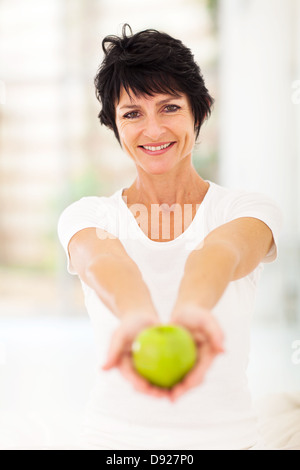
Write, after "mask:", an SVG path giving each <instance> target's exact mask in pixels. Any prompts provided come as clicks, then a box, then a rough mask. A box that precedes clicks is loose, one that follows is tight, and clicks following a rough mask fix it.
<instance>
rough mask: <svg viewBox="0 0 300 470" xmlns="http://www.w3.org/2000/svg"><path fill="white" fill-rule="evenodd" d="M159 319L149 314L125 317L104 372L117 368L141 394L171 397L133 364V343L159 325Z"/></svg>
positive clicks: (121, 322) (108, 356)
mask: <svg viewBox="0 0 300 470" xmlns="http://www.w3.org/2000/svg"><path fill="white" fill-rule="evenodd" d="M159 324H160V322H159V320H158V318H157V317H154V316H153V315H149V314H138V315H134V314H132V315H129V316H125V317H124V318H123V319H121V320H120V325H119V327H118V328H117V329H116V330H115V331H114V333H113V335H112V338H111V342H110V346H109V350H108V354H107V358H106V362H105V364H104V365H103V366H102V370H105V371H107V370H110V369H112V368H114V367H117V368H118V369H119V371H120V372H121V374H122V375H123V377H124V378H125V379H126V380H128V381H129V382H130V383H131V384H132V386H133V387H134V388H135V390H137V391H138V392H141V393H146V394H148V395H151V396H155V397H167V398H168V397H169V392H168V391H166V390H163V389H160V388H159V387H156V386H154V385H152V384H150V383H149V382H148V381H147V380H146V379H144V378H143V377H142V376H141V375H139V374H138V373H137V372H136V370H135V369H134V366H133V362H132V343H133V341H134V340H135V338H136V336H137V335H138V333H139V332H140V331H142V330H143V329H145V328H149V327H151V326H155V325H159Z"/></svg>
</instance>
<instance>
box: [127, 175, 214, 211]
mask: <svg viewBox="0 0 300 470" xmlns="http://www.w3.org/2000/svg"><path fill="white" fill-rule="evenodd" d="M208 187H209V184H208V183H206V182H205V181H204V180H203V179H202V178H201V177H200V176H199V175H198V173H197V172H196V170H195V168H193V167H192V166H191V167H190V169H189V171H185V172H180V174H179V173H177V174H173V175H168V176H167V177H166V175H165V174H164V175H149V174H143V173H141V172H139V171H138V176H137V178H136V179H135V181H134V182H133V184H132V185H131V186H130V188H128V189H127V190H126V191H125V192H124V194H123V195H124V196H126V197H127V204H136V203H140V204H144V205H146V206H148V207H149V206H150V205H151V204H159V205H161V204H168V205H169V206H172V205H173V204H180V205H183V204H193V203H197V204H199V203H201V201H202V199H203V198H204V196H205V194H206V192H207V190H208Z"/></svg>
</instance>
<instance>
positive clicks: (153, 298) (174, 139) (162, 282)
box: [58, 25, 281, 449]
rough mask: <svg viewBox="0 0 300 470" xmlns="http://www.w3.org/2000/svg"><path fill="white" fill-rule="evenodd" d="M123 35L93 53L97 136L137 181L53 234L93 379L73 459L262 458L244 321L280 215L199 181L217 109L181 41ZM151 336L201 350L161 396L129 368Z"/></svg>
mask: <svg viewBox="0 0 300 470" xmlns="http://www.w3.org/2000/svg"><path fill="white" fill-rule="evenodd" d="M126 26H127V25H125V26H124V28H123V33H122V36H121V37H117V36H109V37H106V38H105V39H104V40H103V44H102V45H103V49H104V52H105V57H104V60H103V62H102V64H101V67H100V68H99V71H98V73H97V76H96V78H95V86H96V94H97V98H98V99H99V101H100V102H101V104H102V109H101V112H100V113H99V118H100V122H101V123H102V124H104V125H106V126H107V127H109V128H110V129H112V130H113V132H114V134H115V136H116V138H117V139H118V141H119V143H120V145H121V147H122V149H123V150H124V152H125V153H126V154H127V156H128V157H129V158H131V159H132V161H133V162H134V164H135V166H136V173H137V174H136V178H135V180H134V181H133V183H132V184H131V186H130V187H128V188H122V189H120V190H118V191H117V192H116V193H114V194H113V195H111V196H109V197H104V196H102V197H97V196H95V197H85V198H82V199H80V200H79V201H77V202H75V203H73V204H71V206H69V207H68V208H66V209H65V211H64V212H63V214H62V215H61V217H60V220H59V227H58V233H59V237H60V240H61V243H62V245H63V247H64V249H65V251H66V254H67V257H68V263H69V264H68V270H69V272H70V273H72V274H77V275H78V276H79V278H80V280H81V283H82V287H83V291H84V294H85V302H86V307H87V310H88V312H89V315H90V317H91V320H92V324H93V326H94V330H95V338H96V345H97V352H98V353H99V357H98V360H99V364H101V365H102V367H101V368H99V369H100V370H99V376H98V378H97V383H96V385H95V387H94V389H93V390H92V393H91V396H90V400H89V403H88V406H87V410H86V420H85V425H84V432H83V438H84V441H83V442H84V443H82V444H81V445H82V446H84V447H85V448H89V449H92V448H94V449H249V448H252V447H253V446H255V445H256V446H257V445H259V444H258V439H259V437H258V433H257V428H256V419H255V415H254V413H253V410H252V406H251V397H250V393H249V389H248V386H247V380H246V366H247V361H248V353H249V334H250V331H249V330H250V322H251V314H252V310H253V302H254V295H255V290H256V285H257V281H258V277H259V274H260V271H261V268H262V263H264V262H270V261H273V260H274V259H275V258H276V253H277V251H276V243H277V237H278V232H279V229H280V223H281V222H280V214H279V212H278V209H277V207H276V205H274V203H273V202H272V201H270V200H269V199H268V198H266V197H265V196H264V195H261V194H256V193H255V194H252V193H247V192H245V191H237V190H229V189H226V188H223V187H221V186H219V185H217V184H215V183H213V182H211V181H205V180H203V179H202V178H201V176H199V175H198V174H197V172H196V170H195V169H194V167H193V164H192V151H193V147H194V145H195V141H196V139H197V137H198V135H199V132H200V128H201V125H202V124H203V122H204V120H205V119H206V118H207V117H208V116H209V114H210V111H211V106H212V104H213V99H212V98H211V96H210V95H209V93H208V90H207V89H206V87H205V84H204V80H203V77H202V75H201V72H200V69H199V67H198V65H197V64H196V63H195V61H194V58H193V55H192V54H191V51H190V50H189V49H188V48H187V47H186V46H184V45H183V44H182V42H181V41H179V40H177V39H174V38H172V37H170V36H169V35H167V34H165V33H161V32H158V31H155V30H146V31H141V32H139V33H137V34H132V32H131V34H130V35H129V36H127V33H126ZM112 158H113V156H112ZM160 323H174V324H178V325H181V326H183V327H185V328H187V329H188V330H189V331H190V333H191V334H192V336H193V338H194V340H195V342H196V344H197V348H198V356H197V363H196V365H195V366H194V368H193V369H192V371H191V372H189V373H188V374H187V375H186V377H185V378H184V380H183V381H182V382H181V383H179V384H178V385H175V386H174V387H173V388H172V389H170V390H169V389H167V390H165V389H160V388H158V387H155V386H153V385H151V384H150V383H148V382H147V381H146V380H145V379H143V378H142V377H141V376H139V375H138V374H137V373H136V372H135V370H134V368H133V365H132V361H131V346H132V342H133V340H134V338H135V337H136V335H137V334H138V333H139V332H140V331H141V330H143V329H144V328H146V327H149V326H151V325H157V324H160ZM256 448H257V447H256Z"/></svg>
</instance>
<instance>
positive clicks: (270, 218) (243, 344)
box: [58, 182, 282, 450]
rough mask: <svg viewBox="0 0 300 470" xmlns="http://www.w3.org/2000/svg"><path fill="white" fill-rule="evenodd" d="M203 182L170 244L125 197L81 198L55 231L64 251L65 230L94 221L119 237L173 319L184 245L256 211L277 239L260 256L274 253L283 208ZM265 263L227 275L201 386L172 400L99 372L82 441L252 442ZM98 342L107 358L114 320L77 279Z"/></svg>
mask: <svg viewBox="0 0 300 470" xmlns="http://www.w3.org/2000/svg"><path fill="white" fill-rule="evenodd" d="M209 183H210V187H209V189H208V191H207V193H206V196H205V198H204V200H203V201H202V203H201V204H200V206H199V208H198V210H197V213H196V215H195V217H194V219H193V221H192V223H191V225H190V226H189V227H188V228H187V230H186V231H185V232H184V233H182V234H181V235H180V236H178V237H177V238H176V239H174V240H172V241H169V242H156V241H153V240H150V239H149V238H148V237H147V236H146V235H145V233H144V232H143V231H142V230H141V229H140V227H139V225H138V223H137V221H136V219H135V218H134V216H133V214H132V212H131V211H130V210H129V209H128V207H127V205H126V203H125V201H124V200H123V198H122V194H123V189H120V190H118V191H116V192H115V193H114V194H113V195H112V196H110V197H104V196H102V197H84V198H82V199H80V200H79V201H77V202H74V203H73V204H71V205H70V206H69V207H67V208H66V209H65V210H64V211H63V213H62V214H61V216H60V219H59V223H58V235H59V239H60V241H61V244H62V246H63V248H64V250H65V252H66V255H67V260H68V271H69V272H70V273H72V274H74V271H73V270H72V266H71V265H70V262H69V256H68V243H69V241H70V239H71V237H72V236H73V235H74V234H75V233H76V232H78V231H79V230H82V229H83V228H87V227H99V228H102V229H104V230H106V231H108V232H109V233H111V234H112V235H114V236H116V237H118V238H119V239H120V241H121V242H122V244H123V246H124V248H125V250H126V251H127V253H128V255H129V256H130V257H131V258H132V259H133V260H134V261H135V263H136V264H137V265H138V267H139V269H140V271H141V273H142V276H143V279H144V281H145V282H146V284H147V285H148V288H149V290H150V293H151V295H152V298H153V302H154V305H155V307H156V309H157V311H158V314H159V316H160V318H161V320H162V322H163V323H167V322H168V321H169V319H170V314H171V311H172V307H173V305H174V302H175V299H176V296H177V291H178V287H179V284H180V281H181V278H182V275H183V272H184V265H185V262H186V259H187V257H188V255H189V254H190V252H191V251H192V250H193V249H194V248H195V247H196V246H197V245H198V244H199V243H200V241H201V240H203V239H204V237H205V236H206V235H207V234H208V233H209V232H211V231H212V230H213V229H215V228H216V227H218V226H220V225H222V224H224V223H226V222H229V221H231V220H233V219H236V218H239V217H255V218H258V219H260V220H262V221H263V222H265V223H266V224H267V225H268V226H269V227H270V229H271V230H272V233H273V237H274V244H273V246H272V248H271V250H270V252H269V253H268V254H267V256H266V257H265V259H264V260H263V262H265V263H267V262H271V261H273V260H274V259H275V258H276V256H277V240H278V234H279V231H280V228H281V224H282V222H281V213H280V211H279V209H278V207H277V206H276V204H274V202H273V201H272V200H270V199H269V198H268V197H266V196H265V195H262V194H259V193H249V192H245V191H239V190H232V189H227V188H224V187H221V186H219V185H217V184H215V183H212V182H209ZM262 267H263V266H262V263H261V264H260V265H259V266H258V267H257V268H256V269H255V270H254V271H253V272H252V273H250V274H249V275H248V276H246V277H244V278H242V279H239V280H237V281H233V282H231V283H230V284H229V285H228V287H227V289H226V290H225V292H224V294H223V296H222V298H221V299H220V301H219V302H218V304H217V305H216V306H215V308H214V309H213V314H214V315H215V317H216V318H217V320H218V321H219V323H220V326H221V327H222V329H223V332H224V335H225V345H224V346H225V350H226V352H225V353H224V354H221V355H219V356H218V357H217V358H216V359H215V361H214V363H213V364H212V367H211V369H210V370H209V371H208V373H207V375H206V377H205V381H204V383H203V384H202V385H201V386H199V387H196V388H194V389H192V390H190V391H188V392H187V393H186V394H185V395H184V396H182V397H181V398H180V399H179V400H177V402H175V403H171V402H169V401H167V400H166V399H157V398H155V397H150V396H147V395H144V394H141V393H138V392H136V391H135V390H134V389H133V388H132V386H131V384H130V383H129V382H127V381H126V380H125V379H124V378H123V377H122V376H121V375H120V373H119V371H118V370H117V369H114V370H111V371H108V372H104V371H100V372H99V374H98V375H97V377H96V380H95V386H94V388H93V390H92V391H91V394H90V399H89V402H88V404H87V408H86V418H85V423H84V439H85V441H84V442H85V443H86V444H85V448H95V449H96V448H99V449H101V448H103V449H119V450H120V449H175V450H176V449H177V450H178V449H185V450H188V449H190V450H191V449H245V448H249V447H251V446H253V445H255V444H256V443H257V441H258V433H257V427H256V417H255V414H254V412H253V409H252V403H251V396H250V392H249V388H248V383H247V376H246V368H247V364H248V355H249V340H250V326H251V317H252V312H253V306H254V300H255V291H256V286H257V282H258V279H259V275H260V273H261V270H262ZM81 284H82V288H83V292H84V297H85V305H86V308H87V311H88V314H89V316H90V319H91V322H92V325H93V329H94V334H95V341H96V350H97V353H98V357H97V359H98V361H99V365H101V364H103V363H104V360H105V358H106V354H107V349H108V345H109V342H110V338H111V334H112V332H113V331H114V329H115V328H116V327H117V326H118V321H119V320H118V319H117V318H116V317H115V316H114V315H113V314H112V313H111V312H110V310H109V309H108V308H107V307H106V306H105V305H104V304H103V302H102V301H101V300H100V299H99V298H98V296H97V295H96V293H95V292H94V291H93V290H92V289H91V288H90V287H89V286H87V285H86V284H85V283H84V282H82V281H81Z"/></svg>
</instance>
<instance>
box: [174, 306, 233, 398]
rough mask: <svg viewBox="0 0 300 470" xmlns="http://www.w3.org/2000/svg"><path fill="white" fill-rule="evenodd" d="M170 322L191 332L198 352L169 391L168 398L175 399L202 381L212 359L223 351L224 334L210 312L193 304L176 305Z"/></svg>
mask: <svg viewBox="0 0 300 470" xmlns="http://www.w3.org/2000/svg"><path fill="white" fill-rule="evenodd" d="M171 323H172V324H177V325H179V326H182V327H184V328H186V329H187V330H188V331H189V332H190V333H191V335H192V337H193V339H194V341H195V343H196V346H197V353H198V354H197V361H196V364H195V366H194V367H193V369H192V370H191V371H190V372H188V374H187V375H186V376H185V377H184V379H183V380H182V381H181V382H180V383H178V384H177V385H175V386H174V387H173V388H172V389H171V391H170V399H171V401H175V400H177V399H178V398H179V397H180V396H182V395H183V394H184V393H186V392H187V391H188V390H190V389H192V388H194V387H196V386H198V385H200V384H201V383H202V382H203V380H204V377H205V375H206V373H207V371H208V370H209V368H210V367H211V365H212V362H213V360H214V359H215V358H216V356H217V355H218V354H220V353H223V352H224V347H223V342H224V335H223V331H222V329H221V327H220V325H219V323H218V322H217V320H216V319H215V317H214V316H213V314H212V312H211V311H210V310H208V309H205V308H202V307H198V306H194V305H186V306H181V307H180V308H178V307H177V308H176V311H174V312H173V314H172V316H171Z"/></svg>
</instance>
